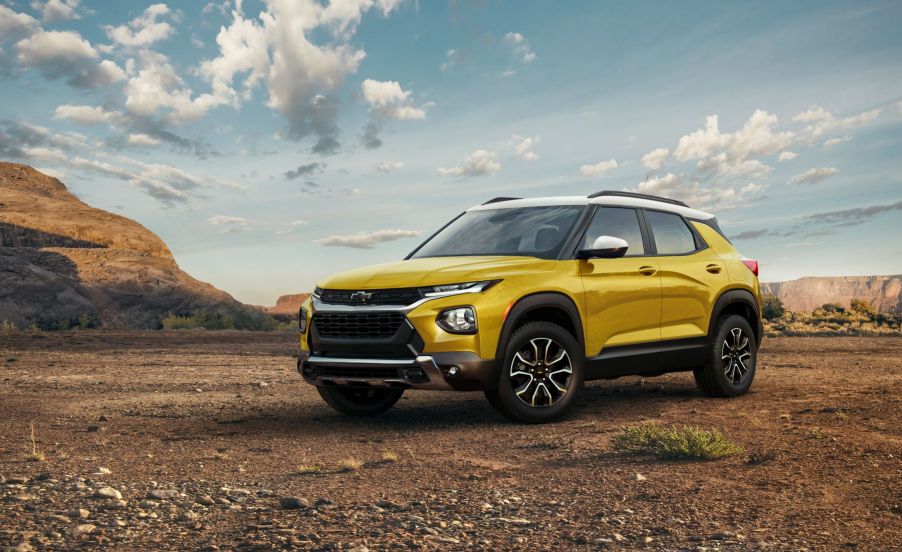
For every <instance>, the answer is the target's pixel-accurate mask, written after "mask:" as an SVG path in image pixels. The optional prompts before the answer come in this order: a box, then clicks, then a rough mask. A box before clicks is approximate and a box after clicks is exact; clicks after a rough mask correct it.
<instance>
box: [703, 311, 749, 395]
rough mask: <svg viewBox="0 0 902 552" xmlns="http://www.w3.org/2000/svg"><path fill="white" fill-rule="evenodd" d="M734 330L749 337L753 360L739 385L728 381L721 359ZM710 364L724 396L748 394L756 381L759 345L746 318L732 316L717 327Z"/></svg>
mask: <svg viewBox="0 0 902 552" xmlns="http://www.w3.org/2000/svg"><path fill="white" fill-rule="evenodd" d="M734 328H739V329H740V330H742V332H743V333H744V334H745V335H746V336H747V337H748V339H749V341H750V343H749V351H750V352H751V360H750V362H749V363H748V366H749V370H748V372H747V373H746V375H745V378H744V379H743V380H742V382H741V383H740V384H739V385H735V384H733V383H732V382H731V381H729V380H727V376H726V374H724V371H723V359H722V358H721V356H722V355H723V352H722V347H723V342H724V339H726V337H727V334H729V333H730V332H731V331H732V330H733V329H734ZM708 362H709V363H710V366H711V370H712V373H713V375H714V382H715V385H717V387H718V389H719V390H720V392H721V393H722V394H723V395H724V396H727V397H735V396H737V395H743V394H745V393H746V392H748V390H749V388H750V387H751V386H752V382H753V381H754V379H755V371H756V368H757V364H758V343H757V341H756V339H755V333H754V332H753V331H752V326H751V325H750V324H749V323H748V321H747V320H746V319H745V318H743V317H741V316H737V315H730V316H727V317H726V318H724V319H723V320H722V321H721V323H720V324H719V325H718V327H717V333H716V334H715V335H714V342H713V343H712V344H711V358H710V359H709V360H708Z"/></svg>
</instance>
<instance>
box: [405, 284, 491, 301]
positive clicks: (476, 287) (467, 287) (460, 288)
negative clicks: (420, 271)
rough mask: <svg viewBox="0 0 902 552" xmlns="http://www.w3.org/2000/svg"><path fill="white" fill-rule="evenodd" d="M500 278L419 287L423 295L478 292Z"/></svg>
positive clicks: (437, 295) (433, 295)
mask: <svg viewBox="0 0 902 552" xmlns="http://www.w3.org/2000/svg"><path fill="white" fill-rule="evenodd" d="M500 281H501V280H486V281H483V282H464V283H462V284H444V285H440V286H428V287H422V288H420V292H421V293H422V294H423V297H429V298H433V297H442V296H445V295H457V294H458V293H478V292H480V291H485V290H487V289H489V288H490V287H492V286H494V285H495V284H497V283H498V282H500Z"/></svg>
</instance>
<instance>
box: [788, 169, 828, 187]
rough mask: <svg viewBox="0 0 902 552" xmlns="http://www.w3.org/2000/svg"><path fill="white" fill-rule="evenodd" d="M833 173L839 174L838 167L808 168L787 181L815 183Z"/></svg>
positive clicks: (792, 182)
mask: <svg viewBox="0 0 902 552" xmlns="http://www.w3.org/2000/svg"><path fill="white" fill-rule="evenodd" d="M835 174H839V169H836V168H833V167H821V168H816V169H808V170H807V171H805V172H803V173H802V174H798V175H796V176H794V177H792V178H790V179H789V182H790V183H791V184H817V183H819V182H822V181H823V180H825V179H827V178H830V177H831V176H833V175H835Z"/></svg>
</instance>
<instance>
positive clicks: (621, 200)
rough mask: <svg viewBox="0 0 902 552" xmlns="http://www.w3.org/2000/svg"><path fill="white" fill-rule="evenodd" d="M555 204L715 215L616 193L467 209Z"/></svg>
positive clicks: (701, 216)
mask: <svg viewBox="0 0 902 552" xmlns="http://www.w3.org/2000/svg"><path fill="white" fill-rule="evenodd" d="M554 205H583V206H584V205H617V206H621V207H644V208H646V209H657V210H658V211H670V212H671V213H678V214H680V215H683V216H684V217H686V218H689V219H698V220H707V219H711V218H714V215H712V214H711V213H706V212H704V211H699V210H698V209H692V208H689V207H683V206H682V205H675V204H673V203H667V202H666V201H655V200H653V199H644V198H638V197H624V196H614V195H609V196H598V197H591V198H590V197H585V196H555V197H529V198H525V199H511V200H508V201H499V202H498V203H489V204H487V205H476V206H475V207H470V208H469V209H467V211H486V210H490V209H515V208H517V207H551V206H554Z"/></svg>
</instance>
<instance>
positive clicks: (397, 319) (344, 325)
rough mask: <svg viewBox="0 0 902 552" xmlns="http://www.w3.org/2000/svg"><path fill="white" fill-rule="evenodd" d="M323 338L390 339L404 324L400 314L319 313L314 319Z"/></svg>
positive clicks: (402, 315) (402, 316)
mask: <svg viewBox="0 0 902 552" xmlns="http://www.w3.org/2000/svg"><path fill="white" fill-rule="evenodd" d="M313 321H314V323H315V324H316V330H317V331H318V332H319V334H320V335H321V336H322V337H325V338H337V339H367V338H369V339H372V338H377V339H378V338H389V337H392V336H393V335H395V332H396V331H398V328H399V327H400V326H401V324H402V323H403V322H404V314H403V313H400V312H368V313H347V314H345V313H317V314H316V315H315V316H314V318H313Z"/></svg>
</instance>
